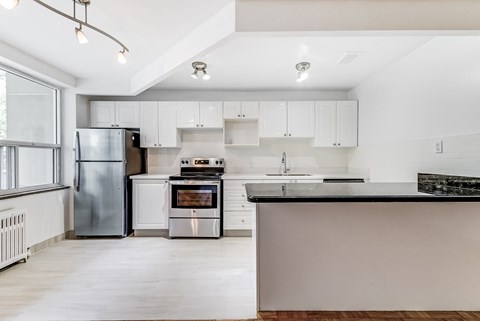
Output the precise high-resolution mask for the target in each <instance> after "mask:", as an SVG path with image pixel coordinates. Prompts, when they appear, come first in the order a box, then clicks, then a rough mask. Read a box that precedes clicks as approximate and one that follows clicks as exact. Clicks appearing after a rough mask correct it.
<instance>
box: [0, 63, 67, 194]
mask: <svg viewBox="0 0 480 321" xmlns="http://www.w3.org/2000/svg"><path fill="white" fill-rule="evenodd" d="M58 101H59V90H58V89H57V88H53V87H51V86H49V85H47V84H43V83H41V82H40V81H37V80H34V79H31V78H29V77H26V76H24V75H21V74H19V73H17V72H13V71H10V70H6V69H5V68H0V193H12V192H17V191H24V190H33V189H41V188H45V187H52V186H56V185H58V184H59V183H60V142H59V138H58V133H59V130H60V128H59V127H60V126H59V117H58V113H59V108H58Z"/></svg>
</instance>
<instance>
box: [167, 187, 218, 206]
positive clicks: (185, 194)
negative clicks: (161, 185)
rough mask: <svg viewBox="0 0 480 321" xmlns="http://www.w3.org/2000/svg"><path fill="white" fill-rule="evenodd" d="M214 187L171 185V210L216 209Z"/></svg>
mask: <svg viewBox="0 0 480 321" xmlns="http://www.w3.org/2000/svg"><path fill="white" fill-rule="evenodd" d="M217 197H218V191H217V186H215V185H172V208H193V209H210V208H217Z"/></svg>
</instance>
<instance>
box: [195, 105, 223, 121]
mask: <svg viewBox="0 0 480 321" xmlns="http://www.w3.org/2000/svg"><path fill="white" fill-rule="evenodd" d="M222 114H223V102H221V101H201V102H200V127H204V128H222V127H223V115H222Z"/></svg>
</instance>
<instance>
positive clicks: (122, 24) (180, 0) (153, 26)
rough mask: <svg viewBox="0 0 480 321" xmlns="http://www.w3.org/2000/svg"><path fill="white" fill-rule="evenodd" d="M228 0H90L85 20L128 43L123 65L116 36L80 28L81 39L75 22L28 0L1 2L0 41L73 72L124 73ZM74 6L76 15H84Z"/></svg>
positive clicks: (62, 1)
mask: <svg viewBox="0 0 480 321" xmlns="http://www.w3.org/2000/svg"><path fill="white" fill-rule="evenodd" d="M231 1H232V0H141V1H127V0H92V2H91V5H90V6H89V7H88V22H89V23H90V24H92V25H94V26H96V27H98V28H100V29H103V30H104V31H106V32H107V33H110V34H111V35H112V36H114V37H116V38H117V39H118V40H120V41H121V42H123V43H124V44H125V45H126V46H127V47H128V48H129V49H130V53H129V54H128V55H127V61H128V62H127V64H125V65H120V64H118V62H117V52H118V51H119V50H120V49H121V48H120V47H119V46H118V45H117V44H116V43H115V42H113V41H111V40H110V39H108V38H106V37H104V36H102V35H100V34H98V33H96V32H94V31H92V30H89V29H84V32H85V34H86V35H87V37H88V39H89V43H88V44H85V45H80V44H79V43H78V42H77V39H76V37H75V33H74V28H75V27H76V24H75V23H74V22H72V21H70V20H68V19H66V18H64V17H61V16H59V15H57V14H55V13H53V12H51V11H49V10H47V9H45V8H43V7H42V6H40V5H39V4H36V3H34V2H33V1H31V0H20V4H19V6H18V7H17V8H16V9H14V10H6V9H4V8H3V7H0V41H3V42H5V43H7V44H9V45H10V46H12V47H15V48H17V49H19V50H21V51H23V52H25V53H28V54H30V55H31V56H33V57H35V58H37V59H39V60H41V61H43V62H46V63H47V64H50V65H52V66H55V67H57V68H58V69H60V70H62V71H65V72H66V73H68V74H70V75H72V76H74V77H75V78H86V79H93V78H107V79H112V80H115V79H118V78H129V77H131V76H132V75H133V74H134V73H136V72H137V71H138V70H140V69H141V68H142V67H144V66H146V65H148V64H149V63H150V62H152V61H153V60H154V59H156V58H158V57H159V56H160V55H161V54H162V53H164V52H165V51H166V50H168V49H169V48H170V47H172V46H173V45H174V44H175V43H177V42H178V41H180V40H181V39H182V38H183V37H185V36H186V35H187V34H189V33H190V32H192V30H194V29H195V28H196V27H197V26H198V25H199V24H201V23H203V22H204V21H205V20H207V19H208V18H210V16H212V15H213V14H215V13H216V12H218V11H219V10H220V9H222V8H223V7H224V6H225V5H226V4H227V3H229V2H231ZM44 2H46V3H47V4H49V5H51V6H53V7H55V8H57V9H59V10H61V11H63V12H65V13H67V14H69V15H71V14H72V12H73V2H72V1H71V0H44ZM77 8H79V9H80V7H78V6H77ZM198 8H201V10H198ZM79 11H80V12H78V11H77V13H78V14H77V17H83V11H82V10H79ZM0 54H1V53H0Z"/></svg>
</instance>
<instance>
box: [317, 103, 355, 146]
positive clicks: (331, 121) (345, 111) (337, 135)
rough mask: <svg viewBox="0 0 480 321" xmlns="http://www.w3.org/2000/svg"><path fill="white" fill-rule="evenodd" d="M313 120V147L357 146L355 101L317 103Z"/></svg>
mask: <svg viewBox="0 0 480 321" xmlns="http://www.w3.org/2000/svg"><path fill="white" fill-rule="evenodd" d="M315 120H316V128H315V141H314V146H318V147H355V146H357V144H358V142H357V137H358V135H357V131H358V105H357V102H356V101H317V102H316V103H315Z"/></svg>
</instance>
